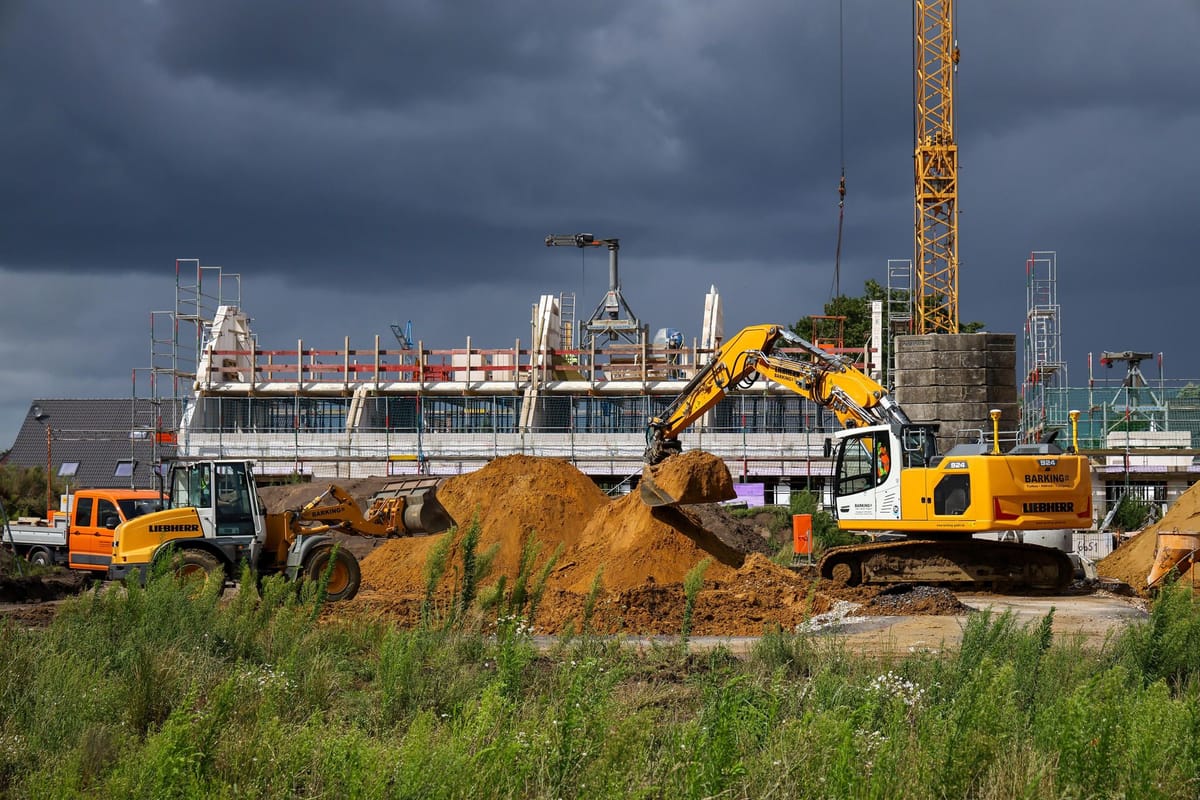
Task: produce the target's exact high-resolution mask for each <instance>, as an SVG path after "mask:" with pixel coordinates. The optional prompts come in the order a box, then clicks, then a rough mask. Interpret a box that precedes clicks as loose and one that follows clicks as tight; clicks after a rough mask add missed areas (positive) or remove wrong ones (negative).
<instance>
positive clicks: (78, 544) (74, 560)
mask: <svg viewBox="0 0 1200 800" xmlns="http://www.w3.org/2000/svg"><path fill="white" fill-rule="evenodd" d="M161 507H162V495H161V494H159V493H158V492H157V491H153V490H149V489H83V490H80V491H79V492H77V493H76V494H75V496H74V498H73V503H72V508H71V511H70V512H69V514H70V524H69V525H68V526H67V531H68V534H67V535H68V547H67V553H68V556H67V558H68V561H67V564H68V566H70V567H71V568H72V569H86V570H98V571H107V570H108V566H109V564H111V563H112V543H113V530H114V529H116V527H117V526H118V525H120V524H121V523H122V522H125V521H126V520H131V519H135V518H137V517H140V516H142V515H143V514H148V513H151V512H153V511H157V510H158V509H159V508H161Z"/></svg>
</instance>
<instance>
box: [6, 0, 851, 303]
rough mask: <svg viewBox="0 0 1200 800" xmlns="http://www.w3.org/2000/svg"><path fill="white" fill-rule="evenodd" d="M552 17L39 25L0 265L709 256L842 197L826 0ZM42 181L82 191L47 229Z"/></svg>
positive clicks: (148, 12)
mask: <svg viewBox="0 0 1200 800" xmlns="http://www.w3.org/2000/svg"><path fill="white" fill-rule="evenodd" d="M543 5H547V6H548V8H538V7H537V4H524V5H522V4H486V3H480V4H475V5H474V6H473V7H464V6H460V5H459V4H454V5H449V4H438V3H429V4H420V3H403V4H393V5H391V6H385V5H370V6H368V5H354V4H343V5H338V6H336V7H334V6H311V7H309V13H304V12H303V11H297V10H296V8H297V7H296V6H295V5H294V4H286V3H282V4H272V3H256V4H250V5H247V4H243V3H216V4H213V3H191V4H188V3H183V4H172V3H164V4H161V5H148V6H136V5H134V6H130V5H126V6H122V7H121V13H120V14H117V15H108V16H106V19H105V20H104V21H105V23H106V25H105V26H104V27H107V28H108V29H109V31H108V32H109V33H110V34H111V35H112V37H113V41H112V43H111V46H110V48H108V50H107V53H108V55H109V59H108V60H107V61H104V62H97V60H96V56H97V53H96V46H95V44H94V42H91V41H90V40H89V39H88V37H87V35H86V32H87V31H92V30H94V29H95V25H94V21H93V20H91V19H89V17H92V16H94V15H96V14H97V13H102V12H98V11H96V10H95V9H94V8H93V7H91V6H80V7H78V8H77V9H76V10H77V11H78V12H79V13H78V14H72V15H63V14H53V13H50V12H43V11H38V12H30V13H29V14H28V15H27V16H26V17H24V18H23V20H22V21H23V23H24V27H26V28H27V29H30V30H29V31H28V32H29V33H34V34H36V33H41V34H45V35H43V36H41V37H39V36H37V35H27V36H23V37H22V41H24V42H29V41H32V40H36V39H38V38H50V39H56V40H59V41H68V42H72V41H76V40H78V41H79V45H78V46H73V47H71V52H70V53H68V54H67V56H66V58H65V59H62V60H60V59H58V56H57V54H55V56H53V57H52V58H50V57H47V55H46V54H45V52H44V51H40V50H37V49H36V48H33V47H32V46H29V45H26V46H25V48H24V49H21V48H18V50H17V51H16V52H15V53H13V52H10V54H9V55H10V58H11V57H14V55H15V60H20V61H22V62H24V63H26V64H28V62H31V61H32V62H34V63H39V64H44V65H45V67H46V68H45V69H44V70H42V71H41V76H40V81H39V83H41V84H42V85H39V86H36V87H34V86H30V87H26V92H25V93H24V94H23V95H21V96H19V97H18V98H16V101H17V103H22V101H28V100H31V99H32V96H33V95H35V94H37V95H39V96H43V97H49V98H53V101H54V103H53V116H54V119H55V120H56V121H58V122H59V123H60V124H59V125H54V124H50V123H48V124H46V125H45V128H44V129H41V130H26V131H14V132H10V134H8V138H9V141H10V144H12V145H14V146H15V147H14V148H13V149H15V150H17V151H22V152H25V153H26V154H27V155H28V156H29V158H28V161H27V163H28V164H29V165H30V166H35V167H36V171H34V170H31V171H30V172H29V173H27V174H28V175H29V176H30V177H29V178H28V179H27V180H26V184H25V186H26V189H27V190H28V191H27V194H28V195H29V196H30V197H32V198H34V202H32V203H27V204H25V205H24V206H23V211H22V213H21V214H20V222H21V224H20V226H19V228H20V229H21V230H23V231H26V232H27V234H26V235H25V236H22V237H19V238H18V239H17V240H15V241H11V242H8V243H7V248H8V255H9V258H10V260H11V261H12V262H14V263H17V264H32V263H36V262H38V261H43V262H44V261H47V260H52V261H54V262H56V263H63V262H66V261H69V260H70V257H71V252H72V250H71V247H72V245H69V244H67V242H73V243H75V244H74V245H73V246H74V247H76V248H79V249H84V248H85V247H86V248H88V249H91V250H92V251H93V252H92V257H93V258H99V259H101V260H102V261H103V262H105V263H114V262H119V263H123V264H126V263H129V262H133V263H135V264H138V263H142V262H144V261H146V260H149V259H151V258H152V257H154V256H155V254H159V253H162V252H163V251H164V250H170V249H171V248H175V249H176V250H178V249H179V248H181V247H183V248H184V249H185V250H186V249H187V245H188V244H189V243H193V242H194V243H196V244H197V245H203V246H204V249H205V250H206V251H211V249H212V247H213V244H212V243H214V242H219V246H222V247H227V248H228V252H230V253H231V254H237V255H239V256H241V257H245V258H252V259H253V260H254V262H255V264H256V265H258V266H260V267H263V268H268V269H271V268H273V269H281V268H282V267H283V266H284V265H287V267H288V268H290V269H295V268H301V269H303V268H306V267H311V268H322V267H324V266H325V265H326V264H327V262H328V261H329V259H331V258H335V257H336V258H337V259H338V260H340V261H341V262H343V263H345V264H346V266H347V268H348V269H350V270H356V269H359V270H368V269H372V268H375V267H378V266H379V264H380V263H381V261H382V260H383V259H385V258H387V257H394V256H395V254H397V253H399V254H405V255H409V256H411V257H413V258H415V259H418V260H420V261H421V262H422V263H426V264H432V265H434V266H452V265H453V264H454V263H455V259H456V258H457V257H458V254H459V253H460V252H462V251H464V250H465V251H472V250H475V249H480V248H493V249H495V250H497V251H500V249H501V248H503V249H505V250H507V251H508V252H512V253H515V252H518V251H519V249H520V247H521V243H522V242H526V243H529V242H536V241H537V240H538V239H540V237H541V235H544V234H543V233H542V232H543V231H546V230H548V226H550V225H553V223H554V220H555V219H561V220H575V219H581V220H594V223H592V224H595V225H602V224H607V225H611V226H612V227H613V228H615V229H617V230H618V231H619V232H620V234H621V235H623V236H626V237H629V236H644V237H645V242H644V244H645V248H644V252H646V253H647V254H656V253H664V254H665V253H677V252H678V251H679V246H678V242H679V241H681V240H686V241H691V242H694V243H696V244H702V245H703V248H697V249H696V256H697V257H700V258H721V257H723V256H727V255H730V254H734V253H742V252H745V247H744V245H743V244H741V243H740V242H741V241H744V240H746V239H753V240H755V241H757V242H759V243H760V244H759V247H760V248H761V247H762V243H763V242H768V243H769V242H770V241H771V240H772V238H775V237H772V235H771V234H772V228H774V227H775V221H778V220H780V219H781V216H780V215H779V214H778V211H779V209H781V208H784V207H788V206H790V207H793V208H794V207H795V206H796V205H797V201H803V200H804V198H805V197H811V196H812V195H813V194H814V193H822V194H825V195H826V196H830V192H831V188H830V187H831V185H832V183H831V181H833V180H836V179H835V178H834V177H831V175H830V173H833V174H836V170H830V168H829V163H828V159H827V158H820V157H814V156H815V155H816V154H818V153H822V152H824V153H826V154H828V152H829V150H830V148H831V145H832V143H833V142H832V140H833V137H834V136H835V133H834V132H833V130H832V129H831V126H830V125H829V124H828V123H829V119H830V114H831V109H832V108H833V107H834V106H835V103H834V97H833V89H832V86H831V83H830V76H831V75H832V74H834V73H833V63H832V62H831V61H830V59H829V52H828V48H827V47H822V46H821V44H822V42H826V41H827V40H828V38H829V35H830V31H831V28H832V26H833V25H834V24H835V21H836V20H835V17H833V16H831V14H830V13H829V12H830V9H826V10H825V13H824V14H823V15H818V16H813V15H809V16H808V17H805V16H802V15H800V14H799V12H797V11H796V10H793V9H791V8H789V7H788V6H786V5H784V4H779V6H778V8H775V9H769V7H762V8H759V9H757V11H758V13H754V14H750V13H745V12H744V11H741V10H739V9H737V8H736V7H734V6H710V7H707V8H697V9H692V8H691V7H675V6H671V5H652V4H641V3H630V4H627V5H625V6H621V5H619V4H617V5H612V6H606V7H605V10H604V14H603V16H600V15H598V14H597V13H596V12H595V11H590V12H589V11H586V8H588V7H589V6H588V5H587V4H543ZM313 8H315V9H318V11H317V12H313V11H312V9H313ZM335 8H336V11H334V10H333V9H335ZM451 8H453V9H454V11H453V13H452V14H451V13H449V12H448V11H447V9H451ZM764 8H766V9H768V10H772V11H773V12H774V14H763V13H761V12H762V10H763V9H764ZM831 8H832V7H831ZM113 16H116V17H119V18H120V19H119V21H116V22H114V21H113V19H112V17H113ZM785 31H786V32H785ZM723 37H727V38H723ZM46 62H50V63H46ZM797 82H799V84H800V88H799V91H797V86H796V84H797ZM81 87H83V88H81ZM23 134H24V135H23ZM14 140H15V141H14ZM781 154H783V155H784V158H783V159H782V160H781V159H780V158H779V156H780V155H781ZM822 172H823V173H825V174H823V175H821V176H820V177H821V180H819V181H818V180H816V179H815V178H816V177H817V175H818V174H820V173H822ZM34 176H36V177H34ZM47 182H52V183H53V184H55V185H59V186H64V187H65V186H68V185H70V184H72V183H74V185H73V186H71V188H70V195H71V200H70V202H69V204H68V205H67V206H66V207H58V208H57V210H58V211H59V212H60V213H57V214H56V213H53V212H54V210H55V209H54V208H51V202H52V201H49V198H47V202H43V203H39V202H37V199H36V198H37V197H38V195H39V192H37V191H36V187H37V186H38V185H42V186H44V185H45V184H46V183H47ZM817 187H822V189H821V190H820V191H819V190H818V189H817ZM40 194H42V196H45V195H46V193H40ZM57 200H58V198H57V197H56V198H54V201H53V202H56V201H57ZM717 217H719V218H720V220H721V223H722V225H721V228H722V230H721V231H720V232H719V233H718V232H716V231H715V230H714V229H713V225H712V222H711V221H710V218H717ZM792 218H793V221H794V222H795V223H797V224H798V225H799V226H800V227H799V230H800V231H801V232H804V230H805V228H804V226H805V222H806V218H805V217H804V216H802V215H792ZM731 226H732V227H733V228H734V229H737V228H739V227H740V228H742V230H740V231H739V232H740V233H742V234H743V235H741V236H739V235H730V230H729V228H730V227H731ZM55 233H59V234H60V235H59V236H55V235H54V234H55ZM61 234H68V235H65V236H64V235H61ZM609 235H612V232H610V233H609ZM47 240H54V241H56V242H59V244H57V245H50V246H47V244H46V242H47ZM768 247H769V244H768ZM795 247H796V246H795V243H794V242H780V243H779V244H778V245H776V252H775V253H774V254H772V253H771V252H769V250H768V252H766V253H765V254H764V255H765V256H766V257H768V258H769V257H780V256H781V255H782V254H783V252H786V253H792V252H794V251H795ZM544 258H545V256H542V255H538V256H532V257H527V258H526V259H523V260H525V261H526V262H527V264H528V263H529V262H532V263H534V264H536V263H538V261H539V260H542V259H544ZM443 274H445V273H443ZM471 277H474V276H471ZM480 277H482V278H486V276H480ZM432 279H433V280H436V277H434V278H432Z"/></svg>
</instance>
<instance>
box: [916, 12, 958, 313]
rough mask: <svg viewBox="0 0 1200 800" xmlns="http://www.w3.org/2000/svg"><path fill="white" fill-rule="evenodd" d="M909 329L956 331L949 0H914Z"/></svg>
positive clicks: (953, 51)
mask: <svg viewBox="0 0 1200 800" xmlns="http://www.w3.org/2000/svg"><path fill="white" fill-rule="evenodd" d="M914 1H915V3H916V7H915V9H914V15H913V27H914V36H915V41H914V48H915V49H914V52H913V61H914V70H915V74H914V80H913V90H914V93H915V95H916V96H915V101H916V113H915V123H916V129H915V138H916V152H915V164H916V204H915V209H914V219H915V227H916V243H915V247H914V260H913V264H914V266H913V273H914V277H915V281H914V286H913V292H914V295H915V296H914V298H913V299H914V303H913V305H914V306H915V308H914V312H915V320H916V325H915V332H916V333H958V145H957V144H956V142H955V138H954V77H955V73H956V72H957V71H958V45H957V43H956V42H955V39H954V3H953V0H914Z"/></svg>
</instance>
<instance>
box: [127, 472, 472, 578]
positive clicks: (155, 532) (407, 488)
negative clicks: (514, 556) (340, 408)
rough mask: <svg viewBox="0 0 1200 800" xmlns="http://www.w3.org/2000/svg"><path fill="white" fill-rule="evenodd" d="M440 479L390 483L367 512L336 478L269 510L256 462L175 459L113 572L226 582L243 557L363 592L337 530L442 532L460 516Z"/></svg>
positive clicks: (265, 568)
mask: <svg viewBox="0 0 1200 800" xmlns="http://www.w3.org/2000/svg"><path fill="white" fill-rule="evenodd" d="M439 483H440V479H438V478H430V477H416V478H409V479H401V480H397V481H393V482H391V483H389V484H387V485H386V486H385V488H384V490H383V491H381V492H380V493H379V494H378V495H377V496H376V498H375V499H374V502H372V504H371V506H370V508H369V509H368V510H367V512H366V513H365V514H364V513H363V512H362V511H361V510H360V509H359V507H358V504H357V503H356V502H355V501H354V499H353V498H352V497H351V496H350V495H349V493H347V492H346V491H345V490H344V489H342V488H341V487H338V486H336V485H333V486H330V487H329V488H328V489H327V490H326V491H325V492H323V493H321V494H320V495H318V496H317V497H315V498H314V499H313V500H312V501H311V502H309V503H308V504H306V505H305V506H303V507H302V508H300V509H296V510H289V511H284V512H281V513H271V514H268V513H266V512H265V509H264V508H263V504H262V501H261V499H260V498H259V495H258V489H257V484H256V482H255V479H254V472H253V469H252V467H251V463H250V462H248V461H234V460H213V461H192V462H179V463H175V464H173V465H172V467H171V470H170V476H169V479H168V487H167V496H168V499H167V503H166V508H165V509H164V510H162V511H158V512H155V513H151V514H146V515H144V516H141V517H137V518H136V519H131V520H128V521H126V522H124V523H122V524H120V525H118V526H117V528H116V530H115V531H114V532H113V557H112V563H111V566H110V567H109V570H108V577H109V578H110V579H115V580H121V579H124V578H127V577H130V576H137V577H139V578H140V579H142V580H145V578H146V576H147V575H148V574H150V573H151V572H152V571H153V570H154V569H156V568H158V567H159V566H160V565H161V566H162V568H163V569H167V570H171V571H174V572H175V573H176V574H179V575H181V576H187V575H191V574H199V575H203V576H204V577H205V578H206V579H208V580H219V581H221V582H222V583H224V582H225V581H228V580H232V579H233V578H235V577H236V575H237V574H238V571H239V570H240V569H241V565H242V564H249V565H250V566H251V568H252V569H253V570H254V572H255V573H256V574H259V575H273V574H284V575H286V576H287V577H288V578H289V579H292V580H298V579H309V580H320V579H323V578H324V577H325V576H326V574H328V576H329V582H328V584H327V597H328V599H330V600H349V599H350V598H352V597H354V595H355V594H357V592H358V588H359V584H360V582H361V572H360V569H359V564H358V559H357V558H355V556H354V555H353V554H352V553H351V552H350V551H349V550H348V549H346V548H345V547H339V546H337V542H336V541H335V539H334V537H333V535H332V534H333V533H334V532H342V533H349V534H354V535H358V536H367V537H394V536H412V535H417V534H429V533H438V532H441V531H444V530H447V529H449V528H450V527H452V526H453V525H454V524H455V523H454V520H453V518H452V517H451V516H450V515H449V514H448V513H447V512H446V510H445V509H444V508H443V507H442V506H441V504H440V503H439V502H438V500H437V487H438V485H439Z"/></svg>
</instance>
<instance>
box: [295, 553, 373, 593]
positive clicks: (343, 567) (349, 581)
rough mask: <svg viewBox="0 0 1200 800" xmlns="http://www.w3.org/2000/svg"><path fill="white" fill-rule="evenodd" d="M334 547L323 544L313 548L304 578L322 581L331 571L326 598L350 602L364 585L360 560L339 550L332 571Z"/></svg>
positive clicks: (305, 567)
mask: <svg viewBox="0 0 1200 800" xmlns="http://www.w3.org/2000/svg"><path fill="white" fill-rule="evenodd" d="M333 550H334V548H333V545H332V544H322V545H318V546H317V547H315V548H313V551H312V552H311V553H309V554H308V558H307V560H306V561H305V564H304V577H305V578H306V579H308V580H310V581H317V582H319V581H322V580H324V579H325V573H326V571H329V584H328V585H327V586H326V587H325V597H326V599H328V600H331V601H333V602H337V601H338V600H349V599H350V598H352V597H354V595H356V594H358V587H359V585H361V583H362V571H361V570H360V569H359V566H358V559H357V558H355V557H354V554H353V553H351V552H349V551H348V550H346V549H345V548H343V547H339V548H338V549H337V556H336V558H335V560H334V562H333V568H332V570H330V566H329V560H330V558H331V557H333Z"/></svg>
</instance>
